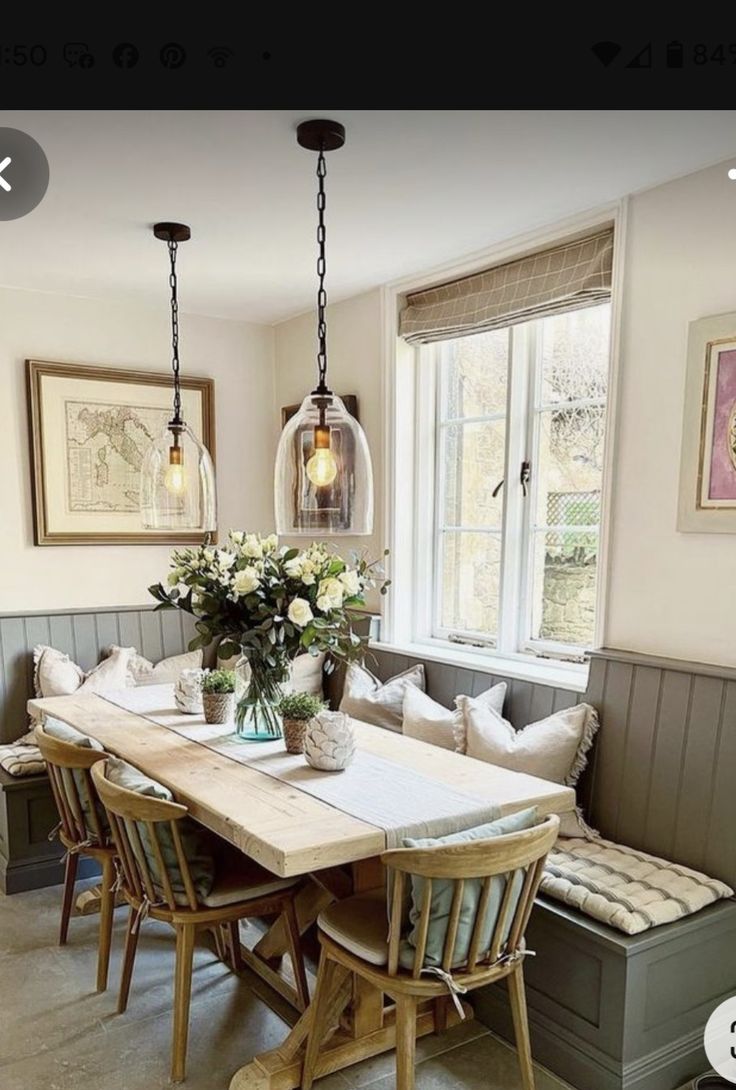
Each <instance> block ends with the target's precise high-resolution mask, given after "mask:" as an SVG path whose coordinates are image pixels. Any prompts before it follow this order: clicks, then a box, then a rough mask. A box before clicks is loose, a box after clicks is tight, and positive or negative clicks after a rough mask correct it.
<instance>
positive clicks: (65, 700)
mask: <svg viewBox="0 0 736 1090" xmlns="http://www.w3.org/2000/svg"><path fill="white" fill-rule="evenodd" d="M144 689H145V690H148V691H147V692H143V690H144ZM28 707H29V712H30V714H31V716H32V717H34V718H35V719H36V720H41V719H43V718H44V717H46V716H52V717H55V718H57V719H60V720H62V721H63V722H65V723H67V724H69V725H70V726H72V727H75V728H76V729H77V730H79V731H81V732H82V733H84V734H86V735H89V736H90V737H91V738H94V739H96V740H97V742H99V743H100V744H101V745H102V746H103V747H104V749H105V750H106V751H107V752H108V753H110V754H112V755H114V756H116V757H119V758H122V759H123V760H125V761H127V762H129V763H131V764H133V765H135V766H136V767H137V768H138V769H140V770H141V771H142V772H143V773H145V774H146V775H147V776H150V777H152V778H154V779H156V780H158V781H159V782H161V783H163V784H164V785H165V786H166V787H168V788H169V790H171V791H172V792H173V794H174V796H175V798H176V799H177V801H179V802H182V803H184V804H185V805H186V806H187V808H188V810H189V813H190V814H191V816H192V817H193V818H194V819H196V820H197V821H199V822H200V823H201V824H202V825H204V826H206V827H207V828H208V829H210V830H212V831H213V832H214V833H216V834H218V835H219V836H220V837H223V838H224V839H225V840H227V841H229V843H230V844H232V845H234V846H235V847H236V848H238V849H239V850H240V851H241V852H243V853H245V854H246V855H248V856H249V857H251V858H252V859H255V860H256V861H257V862H258V863H260V864H261V865H262V866H264V867H266V868H267V869H268V870H269V871H271V872H272V873H273V874H276V875H278V876H280V877H285V878H288V877H294V878H300V879H301V880H302V883H303V884H302V888H301V889H300V891H299V893H298V895H297V902H296V903H297V916H298V922H299V928H300V931H301V932H302V934H304V933H305V932H306V931H308V930H309V929H310V928H312V927H313V926H314V924H315V921H316V919H317V917H318V915H319V913H320V912H321V911H322V910H323V909H324V908H326V907H327V906H328V905H329V904H331V903H333V902H334V901H335V900H340V899H343V898H345V897H347V896H350V895H351V894H353V893H357V892H362V891H366V890H369V889H375V888H377V887H379V886H381V885H383V884H384V882H385V875H384V870H383V867H382V864H381V859H380V857H381V853H382V852H384V851H385V850H386V849H387V848H391V847H397V846H399V847H400V846H401V843H402V840H403V837H404V836H406V835H412V836H415V835H438V834H439V833H444V832H446V831H448V830H449V831H453V830H458V829H462V828H469V827H471V826H473V825H478V824H481V823H482V822H483V820H488V819H490V818H492V817H496V816H504V815H506V814H510V813H514V812H516V811H518V810H521V809H525V808H527V807H530V806H534V807H536V808H537V811H538V814H539V816H540V817H543V816H544V815H546V814H549V813H557V814H563V813H565V812H568V811H571V810H573V809H574V807H575V792H574V790H573V789H572V788H570V787H565V786H563V785H561V784H557V783H552V782H550V781H547V780H543V779H539V778H537V777H535V776H529V775H526V774H525V773H521V772H515V771H511V770H509V769H505V768H501V767H499V766H497V765H493V764H488V763H486V762H483V761H479V760H475V759H473V758H470V757H466V756H464V755H463V754H461V753H455V752H452V751H450V750H447V749H444V748H441V747H439V746H435V745H431V744H429V743H427V742H423V741H419V740H417V739H414V738H410V737H407V736H406V735H404V734H402V733H400V732H397V731H393V730H389V729H386V728H384V727H380V726H375V725H372V724H369V723H364V722H361V721H357V720H353V721H352V725H353V727H354V732H355V739H356V754H355V759H354V761H353V762H352V764H351V765H350V766H349V767H348V768H347V769H346V770H345V771H342V772H319V771H316V770H314V769H311V768H310V767H309V766H308V765H307V764H306V762H305V760H304V758H303V756H299V755H292V754H288V753H287V752H286V750H285V747H284V743H283V741H282V740H278V739H273V740H269V741H266V742H263V743H261V742H247V741H241V740H240V739H239V738H238V736H237V733H236V732H235V728H234V726H233V725H232V724H229V725H212V724H207V723H206V722H205V720H204V718H203V717H202V716H201V714H200V715H197V714H195V715H187V714H184V713H183V712H179V711H178V710H177V708H176V704H175V700H174V689H173V686H163V685H156V686H139V687H137V688H135V689H130V690H121V691H119V692H116V693H104V694H99V693H84V692H79V693H74V694H72V695H68V696H55V697H47V698H35V699H32V700H31V701H29V705H28ZM285 951H286V942H285V936H284V934H283V931H282V929H281V925H280V924H278V923H277V924H274V925H272V926H271V927H270V929H268V930H265V931H264V932H263V933H262V935H261V937H260V938H259V940H258V941H257V942H256V943H255V945H254V946H253V948H252V949H248V948H246V947H245V946H244V947H243V955H244V960H245V963H246V965H247V966H248V968H249V969H250V970H252V971H253V972H255V973H257V974H258V976H259V977H260V978H262V980H264V981H265V982H266V984H267V985H268V986H269V987H270V988H271V989H273V991H274V993H275V995H277V996H278V997H280V999H281V1001H282V1003H281V1009H282V1010H283V1007H284V1003H283V1000H287V1001H289V1002H291V997H292V995H293V991H292V989H291V987H290V985H289V984H288V981H287V979H286V978H285V977H284V976H282V974H281V970H280V964H281V959H282V957H283V955H284V953H285ZM463 1006H465V1005H463ZM464 1013H466V1014H471V1013H472V1012H471V1011H470V1009H469V1008H466V1009H465V1011H464ZM436 1014H437V1011H436V1008H435V1006H434V1005H433V1004H428V1005H427V1006H426V1007H424V1008H423V1009H421V1010H420V1012H419V1016H418V1019H417V1036H424V1035H427V1034H430V1033H433V1032H435V1031H436V1029H437V1028H438V1026H437V1024H436V1021H435V1018H436ZM459 1017H460V1015H459V1014H458V1013H457V1012H455V1010H454V1009H453V1008H451V1009H450V1012H449V1014H447V1013H443V1015H442V1020H443V1022H446V1024H452V1022H453V1021H456V1020H457V1019H458V1018H459ZM292 1021H293V1024H291V1025H290V1024H289V1023H288V1022H287V1023H286V1024H285V1036H284V1040H283V1041H282V1042H281V1043H280V1044H279V1045H278V1046H277V1047H276V1048H274V1049H271V1050H270V1051H268V1052H264V1053H261V1054H260V1055H257V1056H254V1057H250V1058H246V1057H244V1065H243V1066H242V1067H241V1068H240V1069H239V1070H238V1071H236V1072H235V1074H234V1075H233V1078H232V1081H231V1084H230V1090H292V1088H294V1087H298V1086H299V1085H300V1081H301V1064H302V1056H303V1052H304V1048H305V1043H306V1038H307V1036H308V1033H309V1027H310V1022H311V1010H310V1008H307V1010H306V1011H305V1012H304V1013H301V1014H299V1013H298V1012H294V1018H293V1019H292ZM330 1024H331V1025H332V1026H333V1027H334V1028H333V1030H332V1031H331V1034H330V1036H329V1038H328V1039H327V1040H326V1041H325V1042H324V1043H323V1047H322V1048H321V1051H320V1057H319V1061H318V1065H317V1071H316V1075H317V1077H318V1078H319V1077H321V1076H324V1075H328V1074H331V1073H332V1072H335V1071H340V1070H342V1069H344V1068H346V1067H349V1066H350V1065H352V1064H354V1063H357V1062H359V1061H360V1060H363V1059H366V1058H368V1057H371V1056H376V1055H378V1054H379V1053H382V1052H385V1051H388V1050H390V1049H393V1048H394V1047H395V1024H394V1011H393V1007H392V1006H391V1005H390V1004H389V1003H388V1002H387V1001H386V997H385V996H384V995H383V994H381V993H380V992H378V991H376V989H374V988H372V987H371V986H369V985H367V984H366V983H365V982H364V981H362V980H360V979H359V978H357V977H351V976H349V975H348V976H347V977H346V978H345V979H344V980H343V981H342V983H341V985H340V987H339V988H338V989H337V991H336V993H335V995H334V996H333V997H332V1000H331V1018H330Z"/></svg>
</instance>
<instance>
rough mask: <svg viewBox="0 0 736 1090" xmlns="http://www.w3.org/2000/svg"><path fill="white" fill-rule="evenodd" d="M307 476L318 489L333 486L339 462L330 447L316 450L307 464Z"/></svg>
mask: <svg viewBox="0 0 736 1090" xmlns="http://www.w3.org/2000/svg"><path fill="white" fill-rule="evenodd" d="M307 476H308V477H309V479H310V481H311V482H312V484H314V485H317V487H318V488H322V487H324V486H325V485H328V484H332V482H333V481H334V479H335V477H336V476H337V462H336V461H335V455H334V454H333V453H332V451H331V450H330V449H329V447H327V448H322V449H318V450H315V452H314V454H313V455H312V457H311V458H310V459H309V461H308V462H307Z"/></svg>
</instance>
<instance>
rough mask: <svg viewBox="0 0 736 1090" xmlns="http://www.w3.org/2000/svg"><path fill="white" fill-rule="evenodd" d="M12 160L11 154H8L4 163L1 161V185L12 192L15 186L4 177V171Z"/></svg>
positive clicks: (8, 191) (6, 190)
mask: <svg viewBox="0 0 736 1090" xmlns="http://www.w3.org/2000/svg"><path fill="white" fill-rule="evenodd" d="M12 162H13V160H12V159H11V157H10V156H9V155H6V156H5V158H4V159H3V161H2V163H0V186H2V188H3V189H4V190H5V192H6V193H10V191H11V189H12V188H13V187H12V185H11V184H10V182H9V181H8V180H7V178H3V171H4V170H5V168H6V167H9V166H10V164H11V163H12Z"/></svg>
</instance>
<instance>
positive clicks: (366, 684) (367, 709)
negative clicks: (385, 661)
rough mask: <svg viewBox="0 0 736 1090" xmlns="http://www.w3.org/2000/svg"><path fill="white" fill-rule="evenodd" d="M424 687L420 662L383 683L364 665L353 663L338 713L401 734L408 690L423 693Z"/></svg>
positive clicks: (346, 678)
mask: <svg viewBox="0 0 736 1090" xmlns="http://www.w3.org/2000/svg"><path fill="white" fill-rule="evenodd" d="M424 687H425V685H424V666H423V664H422V663H421V662H420V663H417V665H416V666H412V667H410V668H409V669H408V670H404V672H403V673H401V674H396V676H395V677H392V678H389V679H388V681H385V682H381V681H379V680H378V678H377V677H374V675H373V674H372V673H371V672H370V670H366V668H365V667H364V666H359V665H358V663H357V662H352V663H351V664H350V665H349V666H348V668H347V670H346V672H345V686H344V688H343V694H342V700H341V701H340V711H341V712H347V714H348V715H352V717H353V718H354V719H362V720H363V722H365V723H375V725H376V726H378V727H386V728H387V729H388V730H395V731H400V730H401V724H402V720H403V717H404V696H405V695H406V691H407V689H409V688H415V689H422V690H423V689H424Z"/></svg>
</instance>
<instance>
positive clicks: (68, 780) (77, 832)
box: [35, 727, 110, 848]
mask: <svg viewBox="0 0 736 1090" xmlns="http://www.w3.org/2000/svg"><path fill="white" fill-rule="evenodd" d="M35 739H36V743H37V745H38V748H39V750H40V751H41V756H42V757H43V759H44V761H45V762H46V769H47V771H48V776H49V782H50V784H51V792H52V794H53V796H54V802H55V803H56V809H57V811H58V814H59V822H60V831H61V836H62V841H63V843H64V844H65V845H66V846H67V848H71V847H77V848H81V847H84V846H94V847H101V848H105V847H109V846H110V834H109V826H108V824H107V822H106V821H105V811H104V807H103V805H102V803H101V801H100V798H99V796H98V794H97V791H96V790H95V786H94V784H93V782H92V777H91V770H92V769H93V768H94V766H95V765H96V764H99V763H100V761H103V760H104V759H105V758H106V757H107V754H106V753H105V752H104V751H103V750H99V749H86V748H85V747H84V746H77V745H74V744H73V743H72V742H65V741H62V739H60V738H53V737H52V736H51V735H49V734H46V732H45V731H44V729H43V727H38V728H37V729H36V736H35Z"/></svg>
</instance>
